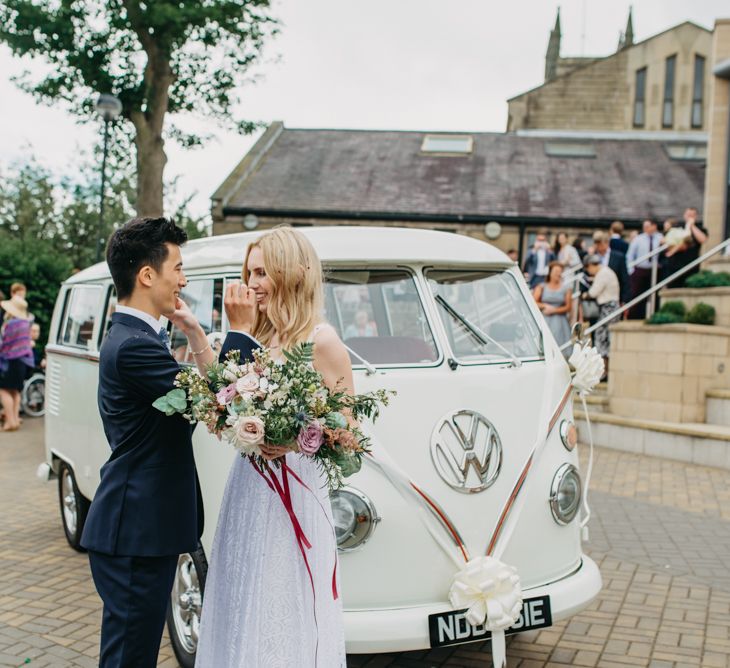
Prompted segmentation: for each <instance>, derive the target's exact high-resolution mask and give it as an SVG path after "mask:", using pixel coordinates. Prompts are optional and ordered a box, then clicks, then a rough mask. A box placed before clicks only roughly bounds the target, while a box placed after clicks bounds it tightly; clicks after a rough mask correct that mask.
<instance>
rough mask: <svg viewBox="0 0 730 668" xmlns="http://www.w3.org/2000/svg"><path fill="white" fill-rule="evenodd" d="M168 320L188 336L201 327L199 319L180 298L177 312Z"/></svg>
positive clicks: (176, 308) (176, 306)
mask: <svg viewBox="0 0 730 668" xmlns="http://www.w3.org/2000/svg"><path fill="white" fill-rule="evenodd" d="M168 320H169V321H170V322H171V323H172V324H173V325H175V327H177V328H178V329H179V330H180V331H181V332H182V333H183V334H185V335H186V336H188V335H189V334H190V333H191V332H193V331H195V330H196V329H197V328H198V325H199V323H198V319H197V318H196V317H195V315H194V314H193V312H192V311H191V310H190V307H189V306H188V305H187V304H186V303H185V302H184V301H183V300H182V299H180V297H178V298H177V301H176V302H175V311H174V312H173V313H172V315H170V316H169V317H168Z"/></svg>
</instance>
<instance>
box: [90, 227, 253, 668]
mask: <svg viewBox="0 0 730 668" xmlns="http://www.w3.org/2000/svg"><path fill="white" fill-rule="evenodd" d="M186 240H187V236H186V234H185V232H184V231H183V230H182V229H180V228H179V227H177V226H176V225H175V224H174V223H173V222H171V221H169V220H167V219H165V218H156V219H155V218H135V219H133V220H131V221H129V222H128V223H127V224H126V225H124V226H123V227H121V228H120V229H118V230H117V231H116V232H114V234H113V235H112V237H111V239H110V240H109V245H108V247H107V254H106V257H107V262H108V264H109V269H110V271H111V275H112V279H113V280H114V286H115V287H116V290H117V298H118V305H117V308H116V312H115V313H114V314H113V315H112V326H111V328H110V330H109V333H108V335H107V337H106V339H105V341H104V344H103V345H102V347H101V352H100V357H99V391H98V404H99V412H100V414H101V419H102V422H103V424H104V432H105V434H106V437H107V440H108V441H109V445H110V446H111V450H112V452H111V456H110V457H109V460H108V461H107V462H106V463H105V464H104V466H103V467H102V469H101V482H100V483H99V487H98V489H97V491H96V495H95V496H94V500H93V501H92V503H91V507H90V509H89V514H88V517H87V520H86V524H85V526H84V531H83V535H82V538H81V545H82V546H83V547H84V548H86V549H87V550H88V551H89V563H90V566H91V573H92V576H93V578H94V584H95V585H96V589H97V591H98V593H99V596H100V597H101V599H102V601H103V602H104V612H103V617H102V627H101V652H100V658H99V665H100V666H101V667H102V668H154V666H155V665H156V663H157V654H158V651H159V646H160V638H161V636H162V629H163V626H164V622H165V612H166V610H167V605H168V601H169V598H170V592H171V589H172V584H173V580H174V577H175V571H176V567H177V561H178V555H179V554H181V553H185V552H192V551H195V550H196V549H197V546H198V539H199V538H200V535H201V533H202V529H203V513H202V501H201V496H200V490H199V489H198V479H197V474H196V471H195V462H194V459H193V450H192V440H191V435H192V428H191V425H190V424H189V423H188V422H187V421H186V420H185V419H184V418H183V417H182V416H181V415H179V414H175V415H171V416H167V415H165V414H164V413H162V412H160V411H158V410H157V409H156V408H153V407H152V402H153V401H155V399H157V398H158V397H160V396H162V395H164V394H166V393H167V392H169V391H170V390H171V389H173V388H174V380H175V376H176V375H177V373H178V371H179V370H180V367H179V366H178V364H177V362H176V361H175V360H174V359H173V357H172V355H171V354H170V351H169V349H168V347H167V331H166V329H165V327H164V326H163V325H162V322H161V320H160V318H161V316H163V315H164V316H166V317H167V318H168V319H169V320H170V321H171V322H172V323H173V324H174V325H175V326H176V327H178V328H179V329H180V330H181V331H182V332H183V333H184V334H185V336H186V337H187V339H188V342H189V345H190V349H191V351H192V353H193V356H194V358H195V360H196V362H197V364H198V368H199V369H200V370H201V371H204V370H205V366H206V365H207V364H209V363H210V362H212V361H214V359H215V355H214V353H213V351H212V350H211V348H210V345H209V344H208V340H207V338H206V336H205V332H204V331H203V328H202V327H201V326H200V324H199V323H198V321H197V320H196V318H195V316H194V315H193V314H192V312H191V311H190V310H189V309H188V307H187V306H186V305H185V304H184V302H183V301H182V300H181V299H180V297H179V295H180V291H181V290H182V289H183V288H184V287H185V285H186V279H185V274H184V273H183V268H182V256H181V253H180V246H181V245H182V244H184V243H185V241H186ZM234 290H239V291H240V290H241V288H240V286H237V285H233V286H230V287H229V290H228V292H227V294H226V298H227V300H228V301H231V299H233V300H234V301H236V302H237V307H236V306H235V305H234V306H233V307H231V309H230V312H229V322H230V326H231V329H232V330H241V331H239V332H232V333H229V335H228V337H227V339H226V343H225V347H227V348H232V347H235V348H239V349H240V350H241V353H242V357H245V356H247V355H250V353H251V351H252V350H253V349H254V348H256V347H257V344H256V343H255V341H254V340H253V339H252V338H250V337H249V336H248V335H246V334H245V333H244V332H245V331H246V330H248V328H249V327H250V325H251V324H252V322H253V314H254V312H255V295H253V294H252V292H253V291H246V294H245V295H239V294H237V295H233V294H232V291H234Z"/></svg>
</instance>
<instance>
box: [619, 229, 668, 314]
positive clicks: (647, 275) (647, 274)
mask: <svg viewBox="0 0 730 668" xmlns="http://www.w3.org/2000/svg"><path fill="white" fill-rule="evenodd" d="M642 230H643V231H642V233H641V234H639V235H637V236H636V237H634V240H633V241H632V242H631V244H630V245H629V252H628V253H627V255H626V261H627V263H628V262H636V261H637V260H638V259H639V258H642V257H645V256H646V255H648V254H649V253H651V252H652V251H654V250H656V249H657V248H659V247H660V246H661V245H662V243H663V241H664V236H663V235H662V233H661V232H659V226H658V225H657V222H656V220H652V219H651V218H647V219H646V220H645V221H644V223H643V224H642ZM659 260H660V258H659V257H657V256H654V257H653V258H650V259H648V260H642V261H641V262H637V263H636V265H635V266H634V267H632V268H631V269H629V282H630V285H631V299H634V297H638V296H639V295H640V294H643V293H644V292H646V291H647V290H648V289H649V288H650V287H651V272H652V264H653V263H656V264H657V281H658V280H659V275H658V270H659ZM657 297H658V295H657ZM646 302H647V300H646V299H645V300H643V301H641V302H639V303H638V304H634V305H633V306H632V307H631V308H630V309H629V318H630V319H631V320H643V319H644V318H645V317H646Z"/></svg>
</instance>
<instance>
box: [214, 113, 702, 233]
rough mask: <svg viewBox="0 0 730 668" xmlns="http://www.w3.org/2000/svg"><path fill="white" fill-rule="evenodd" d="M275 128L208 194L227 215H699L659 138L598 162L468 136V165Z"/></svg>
mask: <svg viewBox="0 0 730 668" xmlns="http://www.w3.org/2000/svg"><path fill="white" fill-rule="evenodd" d="M273 129H274V126H272V127H271V128H270V130H269V132H267V133H266V134H265V135H264V137H263V138H262V140H260V141H259V143H258V144H257V145H256V147H254V149H252V152H251V154H249V157H248V162H249V163H251V155H252V154H254V153H256V154H257V155H256V159H255V160H254V161H253V162H254V165H253V166H252V165H251V164H249V166H248V167H247V168H246V169H245V170H244V169H243V168H242V165H244V163H245V162H246V159H244V161H243V162H242V163H241V165H239V168H237V170H236V171H234V173H233V174H232V175H231V176H230V177H229V178H228V179H227V180H226V182H224V184H223V185H222V186H221V188H219V190H218V191H217V192H216V194H215V195H214V200H220V203H221V204H222V207H223V213H224V215H231V214H242V213H246V212H254V213H257V212H259V213H261V212H267V213H268V214H269V215H274V214H276V213H280V214H282V215H284V214H287V212H298V213H299V215H303V214H308V215H312V216H316V215H325V216H327V215H328V216H330V217H335V216H340V215H341V216H343V217H346V216H355V217H357V216H360V217H366V218H368V217H369V218H377V217H378V216H383V217H386V218H398V217H403V219H417V218H419V217H423V218H428V217H435V218H437V219H438V218H441V219H444V218H448V219H451V218H454V219H458V218H461V219H465V220H469V219H472V218H475V219H476V218H478V219H479V220H482V221H483V220H485V219H486V220H489V219H496V220H509V219H533V220H536V219H542V220H548V221H549V220H556V221H558V220H563V221H566V220H567V221H570V220H574V221H586V222H587V221H598V220H615V219H618V220H624V221H629V220H641V219H642V218H643V217H644V216H646V215H651V216H654V217H656V218H658V219H664V218H667V217H670V216H678V215H680V214H681V213H682V211H683V210H684V208H685V207H686V206H695V207H698V208H699V207H701V205H702V200H703V187H704V163H702V162H699V163H698V162H689V161H678V160H672V159H671V158H670V157H669V156H668V154H667V152H666V150H665V148H664V143H663V142H661V141H656V140H626V139H594V140H592V143H593V145H594V146H595V153H596V155H595V157H594V158H577V157H572V158H563V157H551V156H548V155H546V152H545V142H546V141H550V140H546V139H545V138H544V137H531V136H521V135H515V134H500V133H469V134H470V136H471V137H473V139H474V144H473V152H472V153H471V154H470V155H465V156H454V157H452V156H445V155H433V154H424V153H422V152H421V144H422V142H423V138H424V136H425V134H427V133H423V132H396V131H392V132H391V131H367V130H302V129H288V128H283V126H281V125H280V124H279V125H278V128H276V131H277V132H278V134H276V132H274V133H272V132H271V131H272V130H273Z"/></svg>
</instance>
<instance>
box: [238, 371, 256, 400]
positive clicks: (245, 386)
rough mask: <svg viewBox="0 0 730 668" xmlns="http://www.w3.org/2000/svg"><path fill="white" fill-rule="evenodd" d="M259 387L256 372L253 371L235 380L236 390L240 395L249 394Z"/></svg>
mask: <svg viewBox="0 0 730 668" xmlns="http://www.w3.org/2000/svg"><path fill="white" fill-rule="evenodd" d="M258 389H259V377H258V374H255V373H253V372H250V373H247V374H246V375H245V376H244V377H243V378H239V379H238V380H237V381H236V391H237V392H238V393H239V394H240V395H242V396H245V395H247V394H248V395H251V394H253V393H254V392H256V391H257V390H258Z"/></svg>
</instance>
